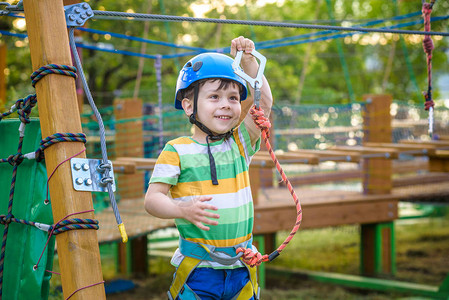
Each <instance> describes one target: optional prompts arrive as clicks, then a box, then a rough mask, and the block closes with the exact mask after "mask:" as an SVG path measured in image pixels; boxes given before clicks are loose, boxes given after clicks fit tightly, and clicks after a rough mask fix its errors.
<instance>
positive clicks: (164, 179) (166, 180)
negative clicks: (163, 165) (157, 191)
mask: <svg viewBox="0 0 449 300" xmlns="http://www.w3.org/2000/svg"><path fill="white" fill-rule="evenodd" d="M155 182H162V183H166V184H170V185H175V184H176V183H178V181H177V180H176V178H173V177H151V178H150V183H155Z"/></svg>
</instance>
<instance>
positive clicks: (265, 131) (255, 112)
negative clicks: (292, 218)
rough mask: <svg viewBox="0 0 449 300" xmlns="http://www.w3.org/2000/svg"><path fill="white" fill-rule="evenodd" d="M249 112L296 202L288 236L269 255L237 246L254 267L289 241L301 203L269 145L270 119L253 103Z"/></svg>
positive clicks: (298, 216) (271, 258)
mask: <svg viewBox="0 0 449 300" xmlns="http://www.w3.org/2000/svg"><path fill="white" fill-rule="evenodd" d="M250 114H251V116H252V118H253V120H254V123H255V124H256V126H257V127H258V128H259V129H260V130H261V131H262V138H263V140H264V142H265V145H266V146H267V149H268V153H269V154H270V156H271V159H272V160H273V162H274V164H275V165H276V169H277V170H278V172H279V174H280V175H281V177H282V181H284V182H285V184H286V185H287V188H288V190H289V191H290V193H291V195H292V197H293V200H294V201H295V204H296V212H297V214H296V223H295V226H294V227H293V229H292V231H291V232H290V234H289V235H288V237H287V238H286V239H285V240H284V242H283V243H282V244H281V245H280V246H279V247H278V248H277V249H276V250H275V251H273V252H272V253H271V254H270V255H267V254H264V255H261V254H260V253H254V252H253V251H252V250H251V249H244V248H238V249H237V253H240V252H243V255H242V261H243V262H245V263H246V264H247V265H249V266H251V267H254V266H259V265H260V264H261V263H262V262H267V261H272V260H273V259H275V258H276V257H277V256H279V254H280V253H281V252H282V250H284V248H285V247H286V246H287V244H288V243H289V242H290V241H291V239H292V238H293V236H294V235H295V234H296V232H297V231H298V229H299V227H300V226H301V220H302V208H301V203H300V202H299V199H298V196H297V195H296V193H295V190H294V189H293V186H292V184H291V183H290V181H289V180H288V178H287V176H286V175H285V173H284V170H283V169H282V167H281V164H280V163H279V161H278V160H277V158H276V155H275V154H274V151H273V148H272V147H271V144H270V141H269V138H270V131H269V129H270V127H271V123H270V120H269V119H268V118H267V117H265V116H264V111H263V109H262V108H261V107H259V108H257V107H256V106H255V105H254V106H253V107H252V108H251V110H250Z"/></svg>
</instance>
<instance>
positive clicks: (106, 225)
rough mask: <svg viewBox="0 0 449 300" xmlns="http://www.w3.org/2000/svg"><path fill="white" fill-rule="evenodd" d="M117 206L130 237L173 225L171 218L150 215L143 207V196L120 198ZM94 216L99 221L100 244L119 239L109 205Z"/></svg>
mask: <svg viewBox="0 0 449 300" xmlns="http://www.w3.org/2000/svg"><path fill="white" fill-rule="evenodd" d="M118 208H119V212H120V216H121V218H122V221H123V223H124V224H125V228H126V233H127V234H128V237H129V238H130V239H131V238H137V237H140V236H142V235H147V234H149V233H151V232H153V231H155V230H158V229H164V228H168V227H173V226H174V225H175V223H174V221H173V220H163V219H159V218H155V217H153V216H150V215H149V214H148V213H147V212H146V211H145V209H144V207H143V198H140V199H125V200H121V201H120V203H118ZM95 217H96V218H97V220H98V221H99V222H100V229H99V230H98V242H99V243H100V244H101V243H107V242H119V241H121V237H120V232H119V230H118V228H117V223H116V221H115V215H114V212H113V211H112V209H111V208H110V207H109V208H107V209H105V210H103V211H102V212H100V213H98V214H95Z"/></svg>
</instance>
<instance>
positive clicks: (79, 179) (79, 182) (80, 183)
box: [75, 177, 84, 185]
mask: <svg viewBox="0 0 449 300" xmlns="http://www.w3.org/2000/svg"><path fill="white" fill-rule="evenodd" d="M75 182H76V184H78V185H82V184H83V182H84V180H83V178H81V177H78V178H77V179H76V180H75Z"/></svg>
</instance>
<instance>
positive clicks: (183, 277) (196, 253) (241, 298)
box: [167, 237, 260, 300]
mask: <svg viewBox="0 0 449 300" xmlns="http://www.w3.org/2000/svg"><path fill="white" fill-rule="evenodd" d="M251 247H252V238H251V239H250V240H248V241H246V242H243V243H241V244H238V245H235V246H232V247H215V246H211V245H206V244H202V243H195V242H191V241H188V240H186V239H184V238H182V237H180V238H179V251H180V252H181V253H182V254H183V255H184V258H183V260H182V261H181V263H180V264H179V266H178V268H177V269H176V274H175V277H174V279H173V282H172V284H171V286H170V289H169V291H168V292H167V294H168V298H169V299H170V300H174V299H177V297H178V295H181V297H182V298H181V299H199V297H198V296H197V295H196V294H195V293H194V292H193V291H192V290H191V289H190V288H189V286H188V285H187V284H186V282H187V280H188V278H189V276H190V274H191V273H192V272H193V270H195V269H196V268H197V267H198V265H199V264H200V263H201V262H202V261H214V262H217V263H219V264H222V265H225V266H229V265H232V264H234V263H235V262H237V261H238V260H239V259H240V258H241V257H242V255H243V253H238V252H237V250H238V249H251ZM245 268H246V270H247V271H248V274H249V278H250V280H249V281H248V282H247V283H246V285H245V286H244V287H243V288H242V290H240V292H239V293H238V294H237V295H236V296H235V297H234V298H233V299H235V300H247V299H250V298H251V297H253V296H254V297H255V299H259V292H260V289H259V285H258V283H257V272H256V271H257V269H256V268H252V267H249V266H247V265H245ZM184 297H186V298H184Z"/></svg>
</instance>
